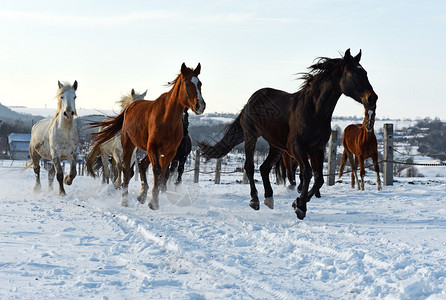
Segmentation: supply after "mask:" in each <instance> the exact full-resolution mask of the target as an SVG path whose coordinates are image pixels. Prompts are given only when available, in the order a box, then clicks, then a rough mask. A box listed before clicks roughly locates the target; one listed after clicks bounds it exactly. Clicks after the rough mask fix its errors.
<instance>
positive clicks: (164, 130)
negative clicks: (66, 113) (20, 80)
mask: <svg viewBox="0 0 446 300" xmlns="http://www.w3.org/2000/svg"><path fill="white" fill-rule="evenodd" d="M200 69H201V65H200V64H198V66H197V67H196V68H195V69H194V70H193V69H190V68H188V67H186V65H185V64H184V63H183V64H182V65H181V73H180V74H179V75H178V76H177V78H176V79H175V80H174V81H172V82H170V83H169V86H171V87H172V88H171V89H170V91H168V92H167V93H164V94H162V95H161V96H159V97H158V99H156V100H155V101H146V100H138V101H135V102H133V103H132V104H131V105H129V106H128V107H127V108H126V109H125V110H124V111H123V112H121V114H119V115H118V116H117V117H115V118H114V119H113V120H110V121H102V122H95V123H92V126H93V127H99V126H103V128H104V129H103V131H101V132H98V133H96V134H95V135H94V137H93V140H94V141H96V144H95V146H94V147H100V145H101V144H102V143H104V142H106V141H108V140H109V139H111V138H113V137H114V136H115V135H117V134H118V133H121V144H122V149H123V153H122V158H123V162H124V168H123V169H124V181H123V184H122V200H121V205H122V206H127V205H128V184H129V179H130V177H129V175H130V160H131V157H132V154H133V150H134V149H135V147H137V148H139V149H141V150H145V151H146V152H147V155H146V156H145V157H144V158H143V159H142V160H141V162H140V163H139V171H140V177H141V181H142V182H143V183H142V187H141V192H140V194H139V195H138V201H139V202H140V203H141V204H143V203H144V202H145V201H146V198H147V191H148V184H147V176H146V170H147V167H148V166H149V164H150V163H151V164H152V169H153V175H154V184H153V189H152V198H151V199H150V202H149V207H150V208H151V209H154V210H156V209H158V208H159V199H158V197H159V192H160V186H161V185H162V182H163V179H164V174H165V172H166V169H167V167H168V166H169V164H170V162H171V161H172V159H173V158H174V156H175V153H176V152H177V148H178V146H179V145H180V143H181V140H182V138H183V123H182V116H183V112H184V110H185V108H190V109H191V110H192V111H193V112H194V113H195V114H197V115H201V114H202V113H203V112H204V109H205V107H206V104H205V102H204V100H203V97H202V96H201V82H200V80H199V79H198V75H199V74H200ZM93 149H94V148H93ZM92 151H93V150H92Z"/></svg>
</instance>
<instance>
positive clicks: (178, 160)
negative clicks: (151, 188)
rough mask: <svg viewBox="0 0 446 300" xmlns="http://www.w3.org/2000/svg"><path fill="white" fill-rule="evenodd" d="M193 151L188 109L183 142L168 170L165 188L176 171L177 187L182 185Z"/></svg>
mask: <svg viewBox="0 0 446 300" xmlns="http://www.w3.org/2000/svg"><path fill="white" fill-rule="evenodd" d="M191 151H192V141H191V139H190V136H189V113H188V112H187V109H185V110H184V113H183V139H182V140H181V143H180V145H179V146H178V149H177V153H176V154H175V156H174V158H173V160H172V162H171V163H170V166H169V168H167V170H166V175H165V179H164V188H166V185H167V181H168V180H169V176H170V174H171V173H174V172H175V170H177V172H178V176H177V180H176V181H175V185H178V184H181V181H182V177H183V172H184V164H185V163H186V160H187V157H188V156H189V154H190V152H191Z"/></svg>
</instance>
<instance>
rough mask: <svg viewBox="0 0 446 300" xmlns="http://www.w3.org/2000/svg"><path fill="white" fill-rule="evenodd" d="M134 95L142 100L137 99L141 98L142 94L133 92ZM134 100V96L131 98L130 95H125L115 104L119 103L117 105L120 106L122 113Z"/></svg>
mask: <svg viewBox="0 0 446 300" xmlns="http://www.w3.org/2000/svg"><path fill="white" fill-rule="evenodd" d="M134 95H135V96H138V99H142V98H139V97H141V96H142V94H139V93H137V92H135V94H134ZM135 100H136V98H135V97H134V96H132V93H129V94H127V95H123V96H122V97H121V99H120V100H118V101H116V103H119V105H120V106H121V111H123V110H124V109H126V108H127V106H129V105H130V104H132V103H133V102H134V101H135Z"/></svg>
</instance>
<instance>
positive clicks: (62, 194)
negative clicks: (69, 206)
mask: <svg viewBox="0 0 446 300" xmlns="http://www.w3.org/2000/svg"><path fill="white" fill-rule="evenodd" d="M66 195H67V193H65V191H60V192H59V196H66Z"/></svg>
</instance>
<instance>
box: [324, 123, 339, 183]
mask: <svg viewBox="0 0 446 300" xmlns="http://www.w3.org/2000/svg"><path fill="white" fill-rule="evenodd" d="M337 143H338V132H337V131H336V130H332V131H331V136H330V141H329V143H328V176H327V177H328V185H334V184H335V181H336V175H335V174H336V151H337Z"/></svg>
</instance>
